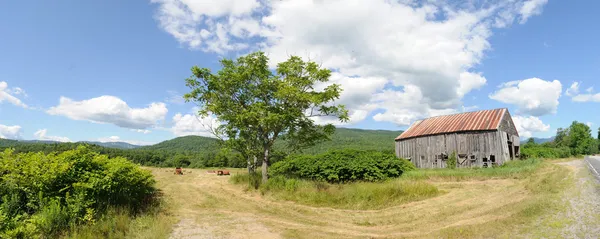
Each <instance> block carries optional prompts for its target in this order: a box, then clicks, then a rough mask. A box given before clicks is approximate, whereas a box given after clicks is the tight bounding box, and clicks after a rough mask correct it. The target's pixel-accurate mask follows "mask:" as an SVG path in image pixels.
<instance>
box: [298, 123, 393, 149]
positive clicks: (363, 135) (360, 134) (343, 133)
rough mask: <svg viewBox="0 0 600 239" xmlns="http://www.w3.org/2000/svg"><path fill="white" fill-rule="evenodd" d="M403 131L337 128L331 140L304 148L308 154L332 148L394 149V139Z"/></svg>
mask: <svg viewBox="0 0 600 239" xmlns="http://www.w3.org/2000/svg"><path fill="white" fill-rule="evenodd" d="M402 132H403V131H393V130H369V129H352V128H337V129H335V133H334V134H333V135H332V136H331V140H329V141H325V142H321V143H319V144H317V145H315V146H313V147H310V148H307V149H304V150H302V153H306V154H319V153H323V152H327V151H328V150H332V149H347V148H352V149H360V150H377V151H394V139H395V138H396V137H398V135H400V134H402Z"/></svg>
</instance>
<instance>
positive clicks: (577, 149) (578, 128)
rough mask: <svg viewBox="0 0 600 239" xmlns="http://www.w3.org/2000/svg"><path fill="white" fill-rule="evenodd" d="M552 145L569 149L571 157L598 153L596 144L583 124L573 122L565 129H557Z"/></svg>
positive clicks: (590, 132)
mask: <svg viewBox="0 0 600 239" xmlns="http://www.w3.org/2000/svg"><path fill="white" fill-rule="evenodd" d="M554 143H555V145H556V146H557V147H569V148H570V149H571V154H572V155H575V156H577V155H589V154H595V153H597V152H598V146H597V144H598V142H597V140H594V138H592V131H591V129H590V127H589V126H587V125H586V124H584V123H580V122H577V121H573V123H572V124H571V126H569V128H567V129H558V131H557V134H556V139H555V140H554Z"/></svg>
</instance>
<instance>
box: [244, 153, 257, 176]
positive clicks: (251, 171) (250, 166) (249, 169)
mask: <svg viewBox="0 0 600 239" xmlns="http://www.w3.org/2000/svg"><path fill="white" fill-rule="evenodd" d="M246 161H247V163H248V174H253V173H254V165H256V163H254V165H252V160H250V156H248V159H246ZM254 162H256V156H254Z"/></svg>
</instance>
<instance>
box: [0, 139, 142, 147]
mask: <svg viewBox="0 0 600 239" xmlns="http://www.w3.org/2000/svg"><path fill="white" fill-rule="evenodd" d="M24 144H64V142H58V141H50V140H12V139H2V138H0V147H15V146H20V145H24ZM75 144H95V145H98V146H102V147H106V148H115V149H135V148H138V147H140V146H139V145H133V144H129V143H125V142H94V141H80V142H75Z"/></svg>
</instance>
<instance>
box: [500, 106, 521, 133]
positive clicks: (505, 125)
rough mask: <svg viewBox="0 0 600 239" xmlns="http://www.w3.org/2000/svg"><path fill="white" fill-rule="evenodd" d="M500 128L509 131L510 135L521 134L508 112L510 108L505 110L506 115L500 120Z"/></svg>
mask: <svg viewBox="0 0 600 239" xmlns="http://www.w3.org/2000/svg"><path fill="white" fill-rule="evenodd" d="M498 129H499V130H500V131H504V132H506V133H508V135H510V136H517V137H518V136H519V133H518V132H517V127H516V126H515V124H514V122H513V120H512V117H511V116H510V113H508V110H507V111H506V112H504V116H502V120H501V121H500V126H499V127H498Z"/></svg>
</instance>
